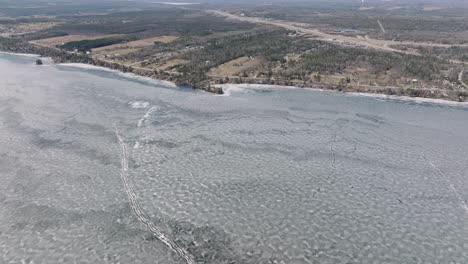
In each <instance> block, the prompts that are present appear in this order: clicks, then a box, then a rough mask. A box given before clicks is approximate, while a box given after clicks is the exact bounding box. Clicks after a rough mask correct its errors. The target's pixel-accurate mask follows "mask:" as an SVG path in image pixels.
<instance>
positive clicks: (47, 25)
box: [16, 22, 59, 32]
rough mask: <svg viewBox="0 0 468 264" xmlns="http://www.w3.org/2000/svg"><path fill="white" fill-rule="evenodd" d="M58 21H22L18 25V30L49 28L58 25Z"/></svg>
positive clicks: (27, 30)
mask: <svg viewBox="0 0 468 264" xmlns="http://www.w3.org/2000/svg"><path fill="white" fill-rule="evenodd" d="M58 24H59V23H58V22H41V23H21V24H19V25H17V26H16V29H17V30H20V31H24V32H31V31H38V30H44V29H49V28H52V27H55V26H56V25H58Z"/></svg>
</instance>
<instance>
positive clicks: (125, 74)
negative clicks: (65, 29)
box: [55, 62, 179, 88]
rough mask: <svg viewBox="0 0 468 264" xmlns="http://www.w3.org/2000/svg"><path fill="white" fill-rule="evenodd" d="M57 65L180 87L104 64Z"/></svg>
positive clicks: (73, 63)
mask: <svg viewBox="0 0 468 264" xmlns="http://www.w3.org/2000/svg"><path fill="white" fill-rule="evenodd" d="M55 65H57V66H63V67H71V68H80V69H87V70H100V71H106V72H111V73H115V74H117V75H120V76H122V77H125V78H129V79H135V80H139V81H144V82H149V83H152V84H155V85H160V86H164V87H166V88H177V87H179V86H178V85H176V84H175V83H174V82H171V81H166V80H160V79H154V78H151V77H145V76H141V75H138V74H134V73H131V72H122V71H119V70H115V69H111V68H106V67H102V66H96V65H91V64H86V63H76V62H66V63H55Z"/></svg>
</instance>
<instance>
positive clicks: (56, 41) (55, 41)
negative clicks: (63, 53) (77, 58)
mask: <svg viewBox="0 0 468 264" xmlns="http://www.w3.org/2000/svg"><path fill="white" fill-rule="evenodd" d="M118 36H121V35H119V34H112V35H96V36H87V35H68V36H62V37H53V38H46V39H40V40H35V41H32V42H33V43H36V44H39V45H42V46H48V47H55V46H57V45H62V44H65V43H67V42H71V41H80V40H93V39H100V38H112V37H118Z"/></svg>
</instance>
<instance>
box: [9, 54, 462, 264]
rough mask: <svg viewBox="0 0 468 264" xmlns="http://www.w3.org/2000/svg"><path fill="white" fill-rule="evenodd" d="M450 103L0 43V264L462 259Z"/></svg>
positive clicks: (458, 119) (456, 115) (456, 132)
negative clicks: (65, 62)
mask: <svg viewBox="0 0 468 264" xmlns="http://www.w3.org/2000/svg"><path fill="white" fill-rule="evenodd" d="M467 121H468V108H466V107H463V106H448V105H437V104H429V103H425V104H423V103H415V102H407V101H406V102H405V101H398V100H383V99H375V98H365V97H359V96H352V95H343V94H334V93H329V92H320V91H311V90H302V89H260V88H259V89H254V90H245V91H238V92H233V93H232V94H231V96H214V95H212V94H208V93H204V92H196V91H190V90H184V89H176V88H171V87H164V86H163V84H158V83H151V82H147V81H142V80H139V81H137V80H131V79H129V78H127V77H125V76H121V75H119V74H116V73H112V72H107V71H101V70H92V69H80V68H73V67H65V66H60V65H52V64H47V65H43V66H36V65H34V59H33V58H30V57H21V56H13V55H5V54H3V55H0V263H2V264H3V263H34V264H38V263H44V264H46V263H47V264H48V263H162V264H163V263H164V264H172V263H184V260H183V259H181V258H180V257H179V256H178V255H176V254H174V253H172V251H170V250H169V249H168V248H167V247H166V246H165V245H164V244H163V243H161V242H160V241H159V240H158V239H157V238H156V237H154V235H153V234H152V233H151V232H150V231H148V230H147V229H146V228H145V226H144V225H142V224H141V223H140V222H139V221H138V219H137V217H136V216H135V214H134V212H133V211H132V210H131V208H130V207H129V203H128V197H127V195H126V193H125V190H124V186H123V184H122V182H121V179H120V171H121V162H120V161H121V160H120V158H121V157H120V155H119V151H120V148H119V142H118V141H117V138H116V136H115V133H114V126H116V127H118V128H119V130H120V132H121V135H122V138H123V140H124V141H125V144H126V145H127V149H128V153H127V154H128V164H129V168H128V178H129V181H130V183H131V184H132V185H133V187H134V189H135V193H136V194H137V199H138V201H139V203H140V204H141V206H142V208H143V210H144V211H145V213H146V214H147V215H148V216H149V217H150V218H151V220H152V221H153V223H154V225H156V226H157V227H158V228H160V229H161V230H163V232H164V233H165V234H166V235H167V236H168V237H169V238H170V239H171V240H172V241H174V242H175V243H177V244H178V245H180V246H181V247H183V248H184V249H186V250H187V251H188V252H190V253H191V254H192V255H193V256H194V258H195V259H196V261H197V263H216V264H218V263H221V264H222V263H260V264H262V263H265V264H266V263H286V264H290V263H291V264H292V263H467V262H468V212H467V210H466V209H465V207H464V204H465V203H466V202H468V195H467V194H468V122H467Z"/></svg>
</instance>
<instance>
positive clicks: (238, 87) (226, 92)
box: [0, 51, 468, 106]
mask: <svg viewBox="0 0 468 264" xmlns="http://www.w3.org/2000/svg"><path fill="white" fill-rule="evenodd" d="M0 54H7V55H15V56H23V57H30V58H43V59H47V60H50V61H51V62H52V64H54V65H56V66H63V67H74V68H81V69H91V70H101V71H107V72H112V73H115V74H118V75H120V76H123V77H125V78H129V79H135V80H139V81H144V82H149V83H152V84H155V85H160V86H164V87H166V88H177V87H180V86H179V85H177V84H175V83H174V82H171V81H167V80H162V79H156V78H151V77H147V76H143V75H139V74H136V73H133V72H123V71H120V70H118V69H112V68H108V67H103V66H97V65H92V64H87V63H76V62H64V63H56V62H54V60H53V59H52V58H50V57H45V56H41V55H39V54H30V53H14V52H4V51H0ZM211 86H212V87H215V88H221V89H222V91H223V93H222V94H217V93H215V95H216V96H226V97H227V96H231V93H232V92H241V91H248V90H265V89H267V90H268V89H269V90H274V89H281V90H284V89H303V90H310V91H321V92H331V93H335V94H343V95H352V96H360V97H368V98H374V99H384V100H394V101H404V102H415V103H431V104H437V105H451V106H468V102H459V101H454V100H449V99H440V98H427V97H411V96H405V95H387V94H379V93H366V92H353V91H337V90H333V89H323V88H317V87H299V86H288V85H275V84H255V83H240V84H234V83H226V84H212V85H211ZM192 87H194V86H192ZM253 87H255V88H253ZM383 88H384V87H383ZM194 89H197V88H195V87H194ZM199 90H202V91H206V92H208V93H212V92H210V91H207V90H205V89H199Z"/></svg>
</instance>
